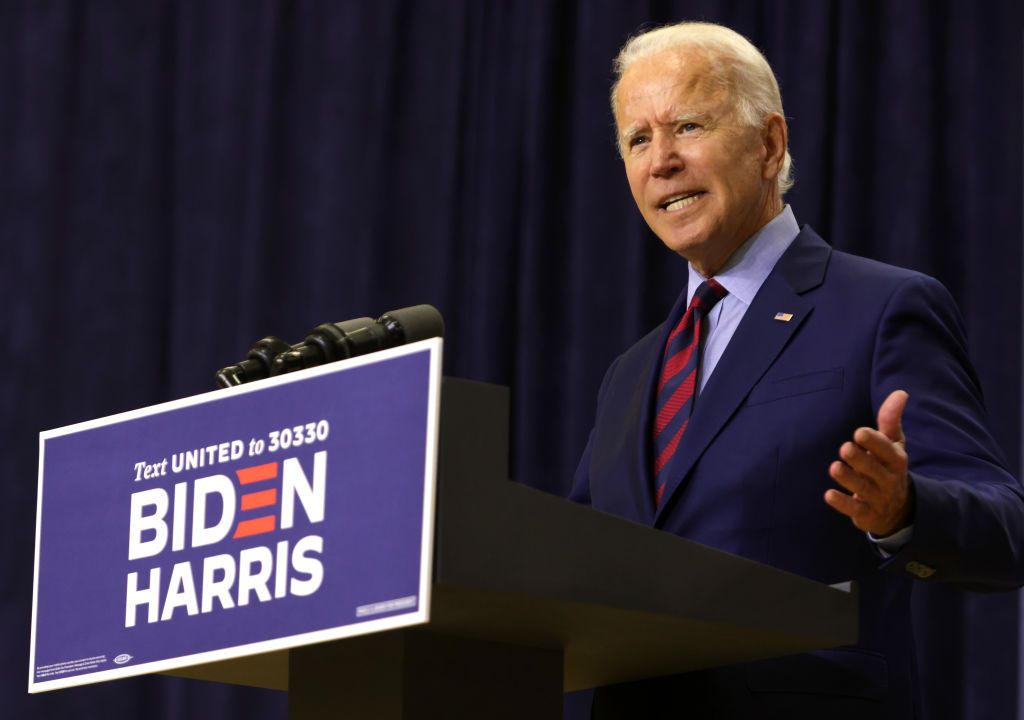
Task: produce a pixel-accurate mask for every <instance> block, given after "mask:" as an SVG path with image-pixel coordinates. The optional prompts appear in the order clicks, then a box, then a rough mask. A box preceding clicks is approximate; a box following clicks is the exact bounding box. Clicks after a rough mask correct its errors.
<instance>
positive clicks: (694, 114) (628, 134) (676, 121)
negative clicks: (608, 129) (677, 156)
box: [620, 110, 708, 143]
mask: <svg viewBox="0 0 1024 720" xmlns="http://www.w3.org/2000/svg"><path fill="white" fill-rule="evenodd" d="M707 119H708V113H707V112H700V111H696V110H694V111H691V112H684V113H680V114H678V115H676V116H675V117H674V118H672V120H670V121H669V122H667V123H659V124H664V125H680V124H682V123H688V122H693V121H695V120H702V121H705V122H706V121H707ZM647 129H648V125H646V124H643V125H632V126H630V127H628V128H626V129H625V130H623V131H622V134H621V138H620V139H621V142H623V143H628V142H629V141H630V140H632V139H633V138H635V137H636V136H637V135H639V134H640V133H642V132H645V131H646V130H647Z"/></svg>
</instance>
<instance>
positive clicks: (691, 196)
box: [658, 190, 704, 212]
mask: <svg viewBox="0 0 1024 720" xmlns="http://www.w3.org/2000/svg"><path fill="white" fill-rule="evenodd" d="M703 194H704V193H703V192H702V191H700V190H697V191H695V192H688V193H680V194H678V195H672V196H671V197H668V198H666V199H665V200H664V201H663V202H662V203H661V204H659V205H658V209H660V210H664V211H666V212H675V211H676V210H682V209H683V208H685V207H689V206H690V205H693V204H694V203H695V202H697V200H699V199H700V197H701V196H702V195H703Z"/></svg>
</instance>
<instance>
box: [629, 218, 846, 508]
mask: <svg viewBox="0 0 1024 720" xmlns="http://www.w3.org/2000/svg"><path fill="white" fill-rule="evenodd" d="M830 254H831V248H829V246H828V245H827V244H826V243H825V242H824V241H823V240H822V239H821V238H819V237H818V236H817V235H816V234H815V233H814V231H813V230H810V228H807V227H805V228H804V230H803V231H802V232H801V233H800V235H798V236H797V238H796V239H795V240H794V241H793V243H792V244H791V245H790V247H789V248H788V249H787V250H786V252H785V253H784V254H783V256H782V258H780V260H779V262H778V263H777V264H776V266H775V268H774V269H773V270H772V272H771V273H770V274H769V275H768V278H767V279H766V280H765V282H764V284H763V285H762V286H761V289H760V290H759V291H758V293H757V295H756V296H755V297H754V300H753V302H752V303H751V304H750V307H749V308H748V309H747V312H746V314H745V315H744V316H743V320H742V321H741V322H740V325H739V327H737V328H736V333H735V334H734V335H733V337H732V339H731V340H730V341H729V346H728V347H727V348H726V351H725V353H724V354H723V355H722V358H721V359H720V360H719V362H718V365H717V366H716V367H715V371H714V373H712V375H711V377H710V378H709V380H708V383H707V385H706V386H705V387H704V390H703V391H702V392H701V393H700V395H699V396H698V397H697V401H696V404H695V405H694V410H693V415H692V416H691V417H690V422H689V425H688V426H687V429H686V434H685V435H684V436H683V440H682V447H681V448H680V450H679V453H680V456H679V458H678V462H677V464H676V467H675V468H674V471H673V476H672V477H671V478H669V480H668V483H667V484H666V486H665V495H664V499H663V501H662V503H661V505H660V506H659V508H658V510H657V513H656V515H655V524H658V522H659V521H660V520H661V518H662V516H663V514H664V513H665V508H667V507H668V506H669V504H670V503H671V501H672V499H673V495H674V494H675V493H676V492H682V488H685V485H686V481H687V480H688V476H689V474H690V471H691V470H692V469H693V466H694V464H695V463H696V462H697V460H698V459H699V458H700V456H701V455H702V454H703V453H704V450H705V449H706V448H707V446H708V444H709V443H711V441H712V440H714V438H715V436H717V435H718V433H719V432H720V431H721V430H722V428H723V427H724V426H725V424H726V423H727V422H728V421H729V419H730V418H731V417H732V416H733V414H734V413H735V412H736V410H737V409H738V408H739V407H740V405H741V404H742V403H743V400H744V399H745V398H746V397H747V395H748V394H749V393H750V390H751V389H752V388H753V387H754V385H755V384H756V383H757V382H758V380H760V379H761V377H762V376H763V375H764V374H765V372H766V371H767V370H768V368H769V367H771V365H772V363H773V362H775V359H776V358H777V357H778V356H779V353H781V352H782V350H783V348H784V347H785V346H786V344H787V343H788V342H789V339H790V338H791V337H792V336H793V335H794V334H795V333H796V331H797V330H798V329H799V328H800V326H801V325H802V324H803V322H804V320H806V318H807V317H808V315H810V314H811V311H812V310H813V309H814V305H813V303H812V302H811V301H810V300H809V299H808V298H805V297H802V296H801V294H802V293H804V292H806V291H807V290H810V289H811V288H813V287H817V286H818V285H820V284H821V282H822V280H823V278H824V274H825V268H826V266H827V264H828V258H829V255H830ZM778 313H785V314H788V315H792V317H791V318H789V319H788V320H785V319H782V318H780V319H776V315H777V314H778ZM652 390H653V388H650V387H649V393H650V392H651V391H652ZM649 414H650V413H648V415H649ZM643 432H644V433H645V437H647V436H648V434H649V420H648V422H647V423H644V426H643ZM647 477H648V478H649V477H650V472H649V471H648V473H647Z"/></svg>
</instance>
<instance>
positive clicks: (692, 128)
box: [679, 122, 700, 133]
mask: <svg viewBox="0 0 1024 720" xmlns="http://www.w3.org/2000/svg"><path fill="white" fill-rule="evenodd" d="M698 130H700V125H698V124H697V123H693V122H688V123H683V124H682V125H680V126H679V132H683V133H691V132H697V131H698Z"/></svg>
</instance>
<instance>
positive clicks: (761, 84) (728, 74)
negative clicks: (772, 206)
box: [611, 22, 793, 196]
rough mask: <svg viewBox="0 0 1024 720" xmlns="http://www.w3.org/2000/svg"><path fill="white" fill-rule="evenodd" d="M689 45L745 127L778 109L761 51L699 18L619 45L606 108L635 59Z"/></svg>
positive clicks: (783, 182) (782, 181)
mask: <svg viewBox="0 0 1024 720" xmlns="http://www.w3.org/2000/svg"><path fill="white" fill-rule="evenodd" d="M683 49H687V50H689V49H694V50H697V51H698V52H700V53H701V54H703V55H704V56H705V58H706V59H707V61H708V63H709V64H710V65H711V67H712V72H713V73H715V75H716V76H717V77H718V78H719V79H720V80H721V81H722V82H724V83H726V84H727V85H728V87H729V88H730V89H731V91H732V95H733V99H734V102H735V109H736V112H737V113H738V114H739V116H740V119H741V120H742V121H743V122H744V123H746V124H747V125H749V126H751V127H756V128H762V127H764V122H765V118H766V117H767V116H768V115H770V114H771V113H778V114H779V115H782V116H783V117H785V114H784V113H783V112H782V94H781V93H780V92H779V83H778V81H777V80H776V79H775V73H773V72H772V68H771V66H770V65H769V64H768V61H767V60H765V58H764V55H762V54H761V52H760V51H759V50H758V49H757V48H756V47H754V45H753V44H752V43H751V42H750V41H749V40H747V39H746V38H745V37H743V36H742V35H740V34H739V33H738V32H736V31H735V30H730V29H729V28H727V27H724V26H722V25H715V24H714V23H705V22H684V23H679V24H677V25H666V26H664V27H660V28H655V29H654V30H649V31H647V32H644V33H641V34H639V35H634V36H633V37H631V38H630V39H629V40H628V41H626V44H625V45H623V46H622V49H621V50H620V51H619V54H618V56H617V57H616V58H615V62H614V63H613V65H612V69H613V70H614V72H615V83H614V84H613V85H612V94H611V101H612V112H613V113H614V112H615V93H616V91H617V90H618V88H619V82H620V81H621V80H622V76H623V74H624V73H625V72H626V70H628V69H629V67H630V66H631V65H632V64H633V63H635V62H636V61H637V60H640V59H642V58H647V57H651V56H653V55H658V54H660V53H663V52H665V51H667V50H683ZM775 185H776V188H777V190H778V193H779V195H780V196H782V195H784V194H785V193H786V191H787V190H789V189H790V188H791V187H793V159H792V158H791V157H790V155H789V148H786V157H785V158H784V159H783V161H782V169H781V170H780V171H779V174H778V177H776V178H775Z"/></svg>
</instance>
